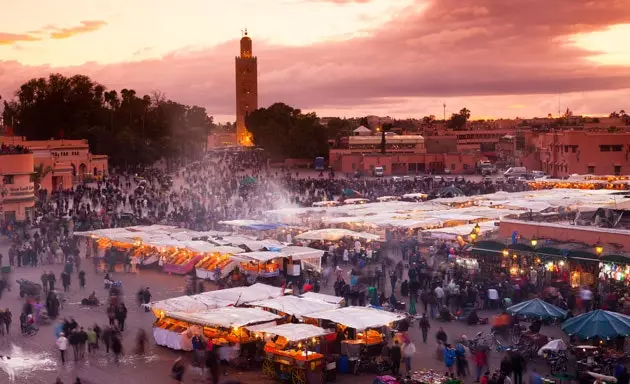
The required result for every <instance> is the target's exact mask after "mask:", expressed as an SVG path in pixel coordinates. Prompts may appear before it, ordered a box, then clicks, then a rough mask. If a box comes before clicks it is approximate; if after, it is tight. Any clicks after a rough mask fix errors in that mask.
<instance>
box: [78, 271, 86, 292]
mask: <svg viewBox="0 0 630 384" xmlns="http://www.w3.org/2000/svg"><path fill="white" fill-rule="evenodd" d="M79 289H81V290H82V291H84V290H85V271H83V270H81V271H80V272H79Z"/></svg>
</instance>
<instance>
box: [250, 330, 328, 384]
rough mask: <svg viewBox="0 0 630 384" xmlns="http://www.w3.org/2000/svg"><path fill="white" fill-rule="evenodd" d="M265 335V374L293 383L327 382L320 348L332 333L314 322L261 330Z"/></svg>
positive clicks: (319, 383) (313, 383) (321, 383)
mask: <svg viewBox="0 0 630 384" xmlns="http://www.w3.org/2000/svg"><path fill="white" fill-rule="evenodd" d="M258 332H259V333H264V334H265V340H267V342H266V343H265V347H264V350H265V354H266V356H267V357H266V358H265V360H264V361H263V366H262V369H263V374H264V375H265V376H267V377H269V378H272V379H277V380H280V381H283V382H290V383H292V384H323V383H324V382H325V380H324V355H323V354H322V353H320V352H319V351H318V347H319V343H320V341H321V338H322V337H323V336H325V335H326V334H328V331H326V330H325V329H323V328H320V327H316V326H314V325H310V324H292V323H288V324H282V325H276V326H272V327H265V328H261V329H258Z"/></svg>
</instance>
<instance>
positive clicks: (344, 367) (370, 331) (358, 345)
mask: <svg viewBox="0 0 630 384" xmlns="http://www.w3.org/2000/svg"><path fill="white" fill-rule="evenodd" d="M305 318H306V319H305V322H308V323H311V320H312V321H313V322H314V323H317V324H318V325H319V326H321V327H322V328H326V329H328V328H332V329H334V331H335V332H336V333H337V334H338V335H340V337H339V338H338V339H342V341H341V343H340V344H339V345H337V344H333V345H332V347H331V348H332V350H333V351H334V352H336V353H338V354H340V355H342V358H341V359H340V361H339V363H338V365H337V366H338V369H339V372H342V373H343V372H348V371H349V370H350V368H349V364H350V363H349V362H350V361H354V360H357V359H359V358H361V357H365V358H370V357H374V356H378V355H379V354H380V353H381V350H382V346H383V343H384V342H386V334H387V332H389V328H391V327H393V326H394V323H396V322H398V321H401V320H403V319H404V318H405V316H403V315H400V314H396V313H392V312H387V311H383V310H378V309H374V308H368V307H344V308H338V309H333V310H329V311H323V312H316V313H313V314H310V315H308V316H305ZM329 351H330V349H329Z"/></svg>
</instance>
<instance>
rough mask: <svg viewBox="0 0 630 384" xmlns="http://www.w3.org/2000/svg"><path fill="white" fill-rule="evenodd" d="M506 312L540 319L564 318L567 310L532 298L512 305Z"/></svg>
mask: <svg viewBox="0 0 630 384" xmlns="http://www.w3.org/2000/svg"><path fill="white" fill-rule="evenodd" d="M507 311H508V313H509V314H511V315H515V316H523V317H532V318H537V319H541V320H551V319H564V318H565V317H567V311H565V310H564V309H562V308H558V307H556V306H555V305H553V304H549V303H548V302H546V301H544V300H540V299H533V300H528V301H524V302H522V303H518V304H516V305H512V306H511V307H508V309H507Z"/></svg>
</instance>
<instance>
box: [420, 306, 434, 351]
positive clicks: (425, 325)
mask: <svg viewBox="0 0 630 384" xmlns="http://www.w3.org/2000/svg"><path fill="white" fill-rule="evenodd" d="M419 326H420V331H422V342H423V343H425V344H426V343H427V336H428V335H429V329H431V324H430V323H429V318H428V317H427V314H426V313H424V314H423V315H422V318H421V319H420V322H419Z"/></svg>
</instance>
